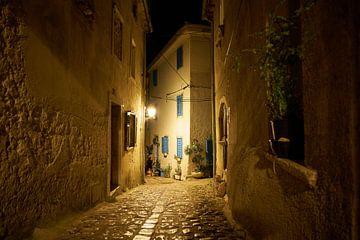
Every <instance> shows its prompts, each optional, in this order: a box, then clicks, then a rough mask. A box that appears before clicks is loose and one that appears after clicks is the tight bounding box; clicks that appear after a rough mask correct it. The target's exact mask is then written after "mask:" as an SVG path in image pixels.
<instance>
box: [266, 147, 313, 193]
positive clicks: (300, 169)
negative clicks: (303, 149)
mask: <svg viewBox="0 0 360 240" xmlns="http://www.w3.org/2000/svg"><path fill="white" fill-rule="evenodd" d="M265 158H266V159H267V160H269V161H271V162H273V163H274V164H277V165H278V166H280V167H281V168H282V169H283V170H284V171H286V172H288V173H289V174H291V175H292V176H294V177H296V178H298V179H299V180H301V181H303V182H304V183H306V184H307V185H309V186H310V187H312V188H315V187H316V182H317V178H318V174H317V171H316V170H314V169H310V168H307V167H305V166H303V165H300V164H298V163H296V162H294V161H292V160H289V159H285V158H277V157H275V156H274V155H272V154H269V153H266V154H265ZM274 167H275V166H274ZM274 169H275V168H274Z"/></svg>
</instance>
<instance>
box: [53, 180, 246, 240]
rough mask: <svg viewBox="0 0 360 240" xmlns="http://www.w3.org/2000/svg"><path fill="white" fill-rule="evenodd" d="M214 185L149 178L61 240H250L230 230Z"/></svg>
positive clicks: (76, 223) (81, 219) (76, 224)
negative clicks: (215, 193)
mask: <svg viewBox="0 0 360 240" xmlns="http://www.w3.org/2000/svg"><path fill="white" fill-rule="evenodd" d="M211 181H212V180H211V179H203V180H190V181H183V182H180V181H175V180H172V179H166V178H147V183H146V184H145V185H142V186H139V187H137V188H135V189H133V190H131V191H129V192H127V193H124V194H122V195H120V196H118V197H117V201H116V202H114V203H104V204H101V205H100V206H98V207H96V208H95V209H93V210H90V211H88V212H86V213H84V214H82V215H81V217H79V218H77V220H76V221H74V222H73V223H71V225H70V227H68V228H67V229H66V230H65V232H63V233H61V234H60V235H59V236H57V237H56V239H57V240H67V239H89V240H90V239H96V240H97V239H109V240H110V239H135V240H148V239H159V240H161V239H203V240H205V239H209V240H210V239H246V236H245V231H239V230H233V229H232V228H231V227H230V226H229V224H228V222H227V221H226V219H225V217H224V215H223V212H222V208H223V206H224V200H223V199H222V198H218V197H215V195H214V191H213V188H212V186H211V184H212V182H211Z"/></svg>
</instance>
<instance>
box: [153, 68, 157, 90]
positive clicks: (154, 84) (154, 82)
mask: <svg viewBox="0 0 360 240" xmlns="http://www.w3.org/2000/svg"><path fill="white" fill-rule="evenodd" d="M152 82H153V86H154V87H156V86H157V85H158V71H157V69H155V70H154V71H153V72H152Z"/></svg>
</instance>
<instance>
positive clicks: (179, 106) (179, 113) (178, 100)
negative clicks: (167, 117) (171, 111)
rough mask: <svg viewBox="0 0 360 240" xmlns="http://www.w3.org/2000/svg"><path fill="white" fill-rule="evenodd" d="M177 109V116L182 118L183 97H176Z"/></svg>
mask: <svg viewBox="0 0 360 240" xmlns="http://www.w3.org/2000/svg"><path fill="white" fill-rule="evenodd" d="M176 109H177V116H178V117H181V116H182V115H183V95H179V96H177V97H176Z"/></svg>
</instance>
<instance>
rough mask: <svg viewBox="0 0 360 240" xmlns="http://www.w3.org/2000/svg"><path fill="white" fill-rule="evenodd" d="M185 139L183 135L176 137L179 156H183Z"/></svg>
mask: <svg viewBox="0 0 360 240" xmlns="http://www.w3.org/2000/svg"><path fill="white" fill-rule="evenodd" d="M182 152H183V139H182V138H181V137H178V138H176V155H177V156H178V157H179V158H182V157H183V154H182Z"/></svg>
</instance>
